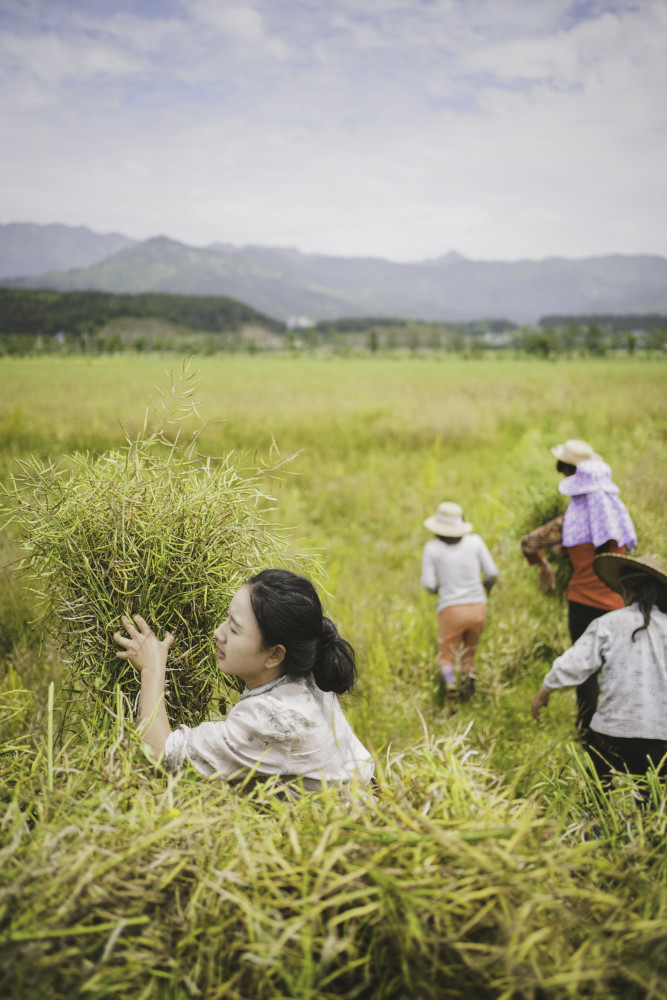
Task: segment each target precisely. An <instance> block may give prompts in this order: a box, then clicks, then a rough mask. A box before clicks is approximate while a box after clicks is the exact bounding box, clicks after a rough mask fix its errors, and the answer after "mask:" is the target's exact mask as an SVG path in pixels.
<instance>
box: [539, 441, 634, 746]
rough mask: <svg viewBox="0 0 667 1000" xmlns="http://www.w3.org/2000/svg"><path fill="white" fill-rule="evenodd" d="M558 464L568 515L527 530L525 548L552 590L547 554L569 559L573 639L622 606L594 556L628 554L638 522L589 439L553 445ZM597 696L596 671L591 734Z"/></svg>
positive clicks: (590, 688) (584, 693)
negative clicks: (595, 566)
mask: <svg viewBox="0 0 667 1000" xmlns="http://www.w3.org/2000/svg"><path fill="white" fill-rule="evenodd" d="M551 452H552V454H553V455H554V457H555V458H556V459H557V465H556V468H557V470H558V471H559V472H561V473H562V474H563V476H564V478H563V479H562V480H561V482H560V483H559V485H558V490H559V492H560V493H562V494H563V496H568V497H570V502H569V504H568V507H567V510H566V512H565V514H562V515H561V516H560V517H557V518H554V520H553V521H549V522H548V524H545V525H542V527H541V528H536V529H535V530H534V531H530V532H528V534H527V535H524V536H523V538H522V539H521V550H522V552H523V554H524V556H526V558H527V560H528V562H529V563H537V564H538V565H539V567H540V577H539V585H540V587H541V589H542V590H544V591H547V590H549V589H551V587H553V585H554V572H553V569H552V568H551V566H550V564H549V563H548V562H547V560H546V559H545V557H544V556H543V555H542V552H541V549H542V548H550V549H551V551H552V552H554V553H555V554H556V555H557V556H561V557H566V558H569V561H570V563H571V565H572V575H571V577H570V580H569V583H568V585H567V602H568V625H569V630H570V638H571V640H572V642H576V641H577V639H578V638H579V637H580V636H581V635H582V634H583V633H584V632H585V630H586V628H587V627H588V625H589V624H590V622H592V621H593V620H594V619H595V618H598V617H599V616H600V615H604V614H607V612H609V611H614V610H618V609H620V608H622V607H623V600H622V598H621V597H620V596H619V595H618V594H617V593H615V592H614V590H613V589H612V588H610V587H608V586H607V585H606V584H605V583H604V582H603V581H602V580H601V579H600V578H599V577H598V576H597V575H596V573H595V572H594V570H593V560H594V558H595V556H596V555H599V554H601V553H603V552H609V553H617V554H623V553H624V552H625V551H626V550H628V551H633V550H634V549H635V548H636V547H637V534H636V532H635V527H634V524H633V523H632V519H631V518H630V515H629V513H628V510H627V508H626V506H625V504H624V503H623V501H622V500H621V499H620V497H619V496H618V493H619V489H618V486H616V484H615V483H613V482H612V479H611V468H610V467H609V466H608V465H607V463H606V462H604V461H603V460H602V459H601V458H600V456H599V455H597V454H596V453H595V452H594V451H593V448H592V447H591V446H590V445H589V444H587V443H586V442H585V441H579V440H576V439H573V440H570V441H566V442H565V444H562V445H556V446H555V447H554V448H552V449H551ZM597 697H598V683H597V678H596V677H595V676H591V677H590V678H588V679H587V680H586V682H585V683H582V684H581V685H580V687H578V688H577V727H578V729H579V733H580V737H581V739H582V741H583V742H585V740H586V738H587V732H588V729H589V727H590V723H591V719H592V718H593V714H594V712H595V706H596V704H597Z"/></svg>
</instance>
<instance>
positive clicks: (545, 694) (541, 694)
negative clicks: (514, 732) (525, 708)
mask: <svg viewBox="0 0 667 1000" xmlns="http://www.w3.org/2000/svg"><path fill="white" fill-rule="evenodd" d="M550 694H551V692H550V691H547V689H546V688H545V687H541V688H540V690H539V691H538V692H537V694H536V695H533V697H532V698H531V701H530V710H531V712H532V713H533V718H534V719H535V722H539V721H540V712H541V711H542V709H543V708H546V707H547V705H548V704H549V695H550Z"/></svg>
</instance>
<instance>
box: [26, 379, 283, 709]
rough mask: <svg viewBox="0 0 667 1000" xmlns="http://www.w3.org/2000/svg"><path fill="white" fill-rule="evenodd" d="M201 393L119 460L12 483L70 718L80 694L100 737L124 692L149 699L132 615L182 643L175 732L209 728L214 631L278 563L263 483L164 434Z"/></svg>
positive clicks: (173, 409) (34, 466) (41, 468)
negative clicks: (120, 653)
mask: <svg viewBox="0 0 667 1000" xmlns="http://www.w3.org/2000/svg"><path fill="white" fill-rule="evenodd" d="M184 382H185V388H184V387H183V383H184ZM191 382H192V376H191V375H189V374H188V372H187V370H186V371H185V372H184V375H183V377H182V379H181V380H180V381H177V382H175V383H172V391H171V400H170V402H169V403H164V404H163V407H162V408H163V411H164V412H163V415H162V418H161V419H160V421H159V422H158V424H157V427H156V429H155V430H153V431H152V432H151V433H147V432H146V429H145V427H144V432H143V433H142V435H140V437H139V438H138V439H137V440H128V443H127V445H126V446H124V447H123V448H122V449H120V450H118V451H114V452H109V453H107V454H105V455H102V456H90V455H76V456H74V457H73V458H71V459H69V460H67V461H63V462H60V463H58V464H48V465H44V464H41V463H39V462H37V461H35V460H32V461H30V462H23V463H21V466H20V468H21V472H20V473H19V474H18V475H16V476H15V477H14V487H15V489H14V492H13V496H11V497H10V500H11V501H12V506H13V509H12V514H13V521H14V524H15V525H16V526H17V527H18V529H19V532H18V533H19V538H20V541H21V543H22V545H23V547H24V549H25V551H26V556H25V558H24V560H23V568H24V569H25V570H27V571H28V572H30V574H31V576H32V578H33V580H34V581H35V590H36V592H37V593H38V594H39V596H40V597H41V598H42V601H43V608H44V611H43V618H44V621H45V622H46V623H47V624H48V625H49V626H50V627H51V628H52V630H54V631H55V632H56V634H57V637H58V639H59V640H60V642H61V643H62V645H63V647H64V648H65V649H66V650H67V652H68V654H69V657H70V661H69V676H68V678H67V681H68V686H69V689H70V699H69V707H70V708H71V707H72V706H73V705H74V704H75V703H76V697H75V696H76V695H77V694H79V695H82V696H84V697H86V698H87V699H88V700H89V705H88V707H87V709H86V714H87V718H88V719H89V720H90V721H92V722H97V723H98V724H99V723H101V721H102V718H103V716H104V714H105V712H106V707H105V706H108V705H110V704H111V702H112V697H113V693H114V691H115V689H116V686H117V685H120V688H121V690H122V691H123V692H124V693H125V694H126V695H127V696H128V697H129V698H130V699H131V700H132V701H134V699H135V697H136V695H137V693H138V690H139V683H138V677H137V676H136V674H135V671H134V669H133V667H132V666H131V665H130V664H129V663H127V662H126V661H121V660H119V659H117V657H116V655H115V654H116V650H117V646H116V644H115V642H114V641H113V638H112V637H113V634H114V632H115V631H116V630H117V629H118V628H119V627H120V615H121V614H127V615H132V614H142V615H143V616H144V617H145V618H146V620H147V621H148V622H149V623H150V624H151V625H152V626H153V627H156V626H158V625H159V627H160V628H161V629H168V630H169V631H171V632H173V633H174V634H175V635H176V644H175V645H174V647H173V649H172V653H171V654H170V657H169V665H168V672H167V693H166V700H167V707H168V711H169V716H170V720H171V722H172V724H173V725H176V724H178V723H181V722H185V723H188V724H191V725H192V724H195V725H196V724H198V723H199V722H201V720H202V719H203V718H204V716H205V714H206V711H207V708H208V706H209V703H210V701H211V698H212V696H213V695H214V693H216V689H217V688H218V687H219V685H220V676H219V673H218V670H217V667H216V663H215V658H214V656H213V655H212V632H213V629H214V628H215V626H216V625H217V624H219V622H220V620H221V617H222V616H223V613H224V611H225V610H226V608H227V605H228V603H229V600H230V598H231V596H232V594H233V593H234V591H235V590H236V589H237V587H239V586H240V585H241V584H242V583H243V582H244V581H245V579H246V578H247V576H248V574H249V573H250V572H251V571H253V570H256V569H257V568H259V566H260V565H265V564H266V562H267V560H268V561H271V557H272V554H273V553H275V552H276V539H275V538H274V537H273V536H272V535H271V534H270V533H269V532H268V531H267V528H266V524H265V522H264V520H263V517H262V514H261V512H260V510H259V507H258V501H259V500H260V499H261V498H262V494H261V492H260V490H259V481H258V478H257V475H254V476H251V477H246V476H242V475H241V474H240V473H239V471H237V468H236V466H235V462H234V458H233V456H232V455H228V456H227V457H226V458H224V459H218V460H211V459H210V458H205V457H203V456H202V455H200V454H198V453H197V451H196V450H195V449H196V443H197V440H198V437H199V433H200V431H199V432H197V433H195V434H194V435H193V436H192V437H191V438H190V439H189V440H188V443H187V444H185V445H180V444H179V443H178V435H177V440H176V443H174V442H171V441H169V440H168V439H167V436H166V427H167V425H169V424H174V423H176V422H178V421H179V420H181V419H183V417H184V416H185V415H187V414H188V413H190V412H191V411H192V409H193V408H194V404H192V403H189V402H188V396H189V395H191V391H192V390H191V388H190V389H189V391H186V390H187V387H188V385H189V384H191ZM184 400H185V402H184ZM195 412H196V411H195ZM225 690H227V689H224V690H223V691H222V692H221V693H222V695H223V697H224V694H225ZM91 713H92V718H91Z"/></svg>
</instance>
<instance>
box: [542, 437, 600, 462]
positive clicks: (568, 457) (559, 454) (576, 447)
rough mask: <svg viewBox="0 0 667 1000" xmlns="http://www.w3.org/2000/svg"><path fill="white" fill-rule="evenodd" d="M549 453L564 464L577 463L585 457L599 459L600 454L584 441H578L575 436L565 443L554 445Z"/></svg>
mask: <svg viewBox="0 0 667 1000" xmlns="http://www.w3.org/2000/svg"><path fill="white" fill-rule="evenodd" d="M551 454H552V455H555V456H556V458H557V459H558V461H559V462H565V464H566V465H579V462H585V461H586V459H595V460H596V461H601V459H600V456H599V455H598V454H597V452H595V451H593V449H592V448H591V446H590V445H589V444H588V443H587V442H586V441H579V440H578V439H577V438H571V439H570V440H569V441H566V442H565V444H557V445H555V446H554V447H553V448H552V449H551Z"/></svg>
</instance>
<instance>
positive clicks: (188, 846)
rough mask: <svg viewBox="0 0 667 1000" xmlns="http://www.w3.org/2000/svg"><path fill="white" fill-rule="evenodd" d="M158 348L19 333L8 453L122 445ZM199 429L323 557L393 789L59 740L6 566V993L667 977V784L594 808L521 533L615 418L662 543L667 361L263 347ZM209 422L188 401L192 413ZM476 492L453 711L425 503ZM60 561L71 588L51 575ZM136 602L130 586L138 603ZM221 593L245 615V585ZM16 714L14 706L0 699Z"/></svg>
mask: <svg viewBox="0 0 667 1000" xmlns="http://www.w3.org/2000/svg"><path fill="white" fill-rule="evenodd" d="M163 364H166V365H168V366H169V367H171V366H173V361H172V360H167V361H164V362H163V361H162V360H160V359H159V358H155V357H151V356H144V355H136V356H135V355H133V356H126V357H104V358H96V359H85V358H81V359H77V358H71V357H70V358H24V359H19V358H17V359H0V371H1V372H2V384H3V390H4V391H3V394H2V398H1V399H0V428H1V431H2V433H1V434H0V448H1V451H0V475H1V476H2V478H3V481H4V482H5V483H7V484H8V483H9V481H10V476H11V472H12V469H13V468H16V465H15V462H16V460H17V459H22V458H25V457H26V456H28V455H30V454H33V455H35V456H37V457H39V458H40V459H42V460H44V461H47V460H50V459H58V458H59V457H60V456H62V455H67V454H69V453H71V452H73V451H76V450H80V451H95V452H100V453H101V452H104V451H107V450H108V449H110V448H112V447H119V446H122V444H123V441H124V440H125V432H126V431H127V432H128V433H129V434H130V435H134V434H136V433H137V431H138V429H139V428H140V427H141V425H142V423H143V419H144V411H145V407H146V404H147V402H148V399H149V396H150V394H151V392H152V391H153V386H154V385H155V384H156V383H164V375H163V372H162V365H163ZM196 364H200V367H201V373H200V381H199V384H198V387H197V399H198V401H199V403H198V409H199V412H200V414H201V416H202V418H203V419H204V420H206V421H208V422H209V423H208V426H207V427H206V429H205V430H204V432H203V435H202V437H201V442H200V447H201V449H202V450H203V451H205V452H206V453H207V454H210V455H212V456H220V455H223V454H227V453H229V452H230V451H233V452H235V453H237V454H238V462H239V465H240V467H242V468H247V469H251V468H256V467H257V466H258V465H260V466H262V464H264V465H266V466H273V465H275V464H276V462H277V461H278V460H283V461H284V464H283V465H282V466H281V468H280V469H279V470H278V471H273V472H266V473H264V474H263V485H264V489H265V492H266V493H267V494H269V495H270V497H271V498H272V499H270V500H269V499H267V500H266V502H265V506H266V508H267V516H268V518H269V520H270V521H271V522H272V523H273V524H274V525H275V526H276V527H280V528H281V529H285V530H287V532H288V537H289V548H290V551H291V553H292V554H293V555H294V556H295V557H299V556H301V555H302V554H304V553H307V554H309V555H314V556H315V557H316V559H317V561H318V562H319V563H320V565H321V567H322V572H321V573H320V574H319V577H318V582H319V583H320V586H321V587H322V589H323V590H325V591H326V599H325V604H326V606H327V611H328V613H329V614H330V615H331V616H332V617H333V618H334V619H335V620H336V622H337V623H338V625H339V627H340V629H341V632H342V633H343V635H345V636H346V637H347V638H349V640H350V641H351V642H352V644H353V645H354V646H355V649H356V651H357V656H358V662H359V672H360V683H359V686H358V693H356V694H353V695H352V696H351V697H350V699H349V700H348V701H347V703H346V706H345V707H346V711H347V713H348V716H349V717H350V719H351V721H352V723H353V725H354V727H355V729H356V730H357V732H358V735H359V736H360V738H361V739H362V742H364V743H365V744H366V745H367V746H368V747H369V748H372V750H373V751H374V753H375V754H376V757H377V761H378V772H379V774H380V777H381V780H382V784H383V794H382V796H381V797H380V798H378V799H374V800H373V801H371V802H365V803H362V804H360V805H353V806H350V805H349V804H348V805H346V804H343V803H340V802H339V801H338V799H337V798H336V796H335V795H334V794H330V795H324V796H322V797H321V798H318V799H309V800H304V801H302V802H300V803H296V804H294V803H292V804H286V803H283V802H281V801H279V800H276V799H274V798H273V797H272V796H271V795H268V794H266V795H265V794H263V793H262V792H261V791H259V792H257V791H256V792H254V793H253V794H252V795H249V794H243V793H240V792H238V791H235V790H233V789H230V788H228V787H225V786H217V785H213V784H211V783H208V782H205V781H204V780H203V779H200V778H197V777H196V776H192V775H188V774H184V775H182V776H181V777H180V778H174V777H170V778H167V777H165V776H162V775H156V774H154V773H153V771H152V769H151V766H150V765H149V764H148V762H147V761H146V760H145V759H144V758H143V757H142V756H141V753H140V751H139V750H138V749H137V747H136V743H135V742H134V741H133V740H132V738H131V732H132V727H131V726H130V725H129V723H128V721H127V720H126V719H118V720H116V722H115V723H114V725H113V726H112V727H111V728H110V729H108V730H107V731H106V732H105V733H104V734H103V735H102V736H101V737H99V738H98V736H99V734H95V733H92V732H89V733H88V734H87V735H85V737H84V735H82V736H81V738H80V739H79V740H78V742H77V741H76V740H70V742H69V743H68V744H67V745H66V746H65V747H61V746H59V745H58V743H57V742H56V745H55V749H54V751H53V752H54V754H55V757H54V758H53V759H52V758H51V756H50V754H51V747H50V745H49V742H48V740H47V739H46V732H47V724H48V722H49V713H48V712H47V689H48V685H49V682H50V681H51V680H54V681H55V682H56V705H55V720H56V723H57V719H58V713H59V712H60V711H61V710H62V703H61V699H59V698H58V689H57V685H58V682H59V681H60V679H61V677H62V676H63V666H62V659H63V657H62V654H61V653H60V651H59V650H58V649H57V648H56V647H55V646H54V645H53V643H49V642H48V641H46V642H45V643H44V644H42V642H41V636H40V635H39V634H38V629H37V627H36V626H35V625H33V624H31V620H32V618H33V617H34V610H33V598H32V596H31V594H30V592H29V591H28V590H27V588H26V584H25V583H24V582H22V581H21V580H19V579H17V578H16V575H15V573H14V572H13V570H12V568H11V566H10V563H12V561H14V560H15V559H16V558H17V554H18V551H19V550H18V541H17V540H16V539H15V538H14V537H13V535H12V527H11V526H9V528H7V530H6V531H5V533H4V536H3V541H2V551H3V554H4V564H5V565H4V568H3V570H2V580H1V581H0V584H1V588H2V589H1V590H0V615H1V616H2V625H3V628H2V632H3V634H2V639H1V642H0V651H2V660H1V661H0V691H1V694H2V699H3V700H2V706H1V707H2V712H3V716H0V721H2V724H3V729H4V731H5V733H4V735H5V738H6V742H5V744H4V747H3V748H4V753H3V758H2V759H3V765H2V779H3V795H2V810H3V813H2V819H1V821H0V822H1V823H2V831H3V832H2V841H1V842H0V852H2V851H3V850H4V854H0V856H2V857H3V864H4V873H3V874H2V875H1V876H0V945H1V946H2V949H1V950H2V952H3V955H4V957H3V958H0V992H1V993H2V995H3V996H7V997H12V998H14V997H16V998H18V997H21V998H24V997H30V998H31V1000H32V998H37V997H45V998H46V997H49V998H50V997H61V996H62V997H65V996H68V997H71V996H72V995H77V996H78V995H82V996H90V997H105V998H106V997H127V998H138V997H146V998H152V997H155V998H158V997H159V998H162V997H165V998H176V997H178V998H180V997H196V996H206V997H207V998H208V997H230V998H243V1000H250V998H253V1000H254V998H264V997H266V998H272V1000H273V998H276V997H303V998H305V997H308V998H325V997H326V998H328V997H332V998H333V997H350V998H353V997H362V998H375V997H377V998H384V997H392V998H394V997H395V998H404V997H410V998H412V997H415V998H427V997H433V998H436V997H437V998H441V997H460V996H464V995H468V996H471V997H475V998H477V997H482V998H486V997H488V998H497V997H507V998H509V997H535V998H536V1000H537V998H539V997H548V998H552V997H570V996H572V997H574V996H577V997H600V998H602V997H609V996H613V997H619V998H623V1000H625V998H635V997H636V998H640V997H642V998H643V997H655V998H660V997H667V987H666V986H665V982H667V952H666V951H665V946H664V926H665V919H666V918H667V865H665V853H664V836H665V827H666V826H667V819H666V816H667V812H666V810H667V802H666V800H665V798H664V795H662V793H661V792H660V790H659V789H656V790H655V796H654V797H655V802H656V806H657V808H656V809H654V810H651V811H648V812H641V811H639V810H637V809H636V808H635V806H634V803H633V799H632V791H631V788H629V787H628V786H627V784H625V785H624V784H623V783H622V782H621V783H620V786H619V788H618V789H617V790H616V791H615V793H614V801H613V803H612V805H611V806H609V805H602V806H599V807H597V808H598V809H599V812H598V813H596V823H597V825H598V826H599V827H600V830H601V833H602V836H601V838H600V839H593V840H592V841H587V842H585V843H584V842H582V838H581V833H582V829H581V827H582V822H583V821H582V820H581V816H582V813H583V812H584V809H585V808H586V809H587V810H588V811H589V812H590V811H591V810H594V809H595V808H596V807H595V806H594V805H592V804H591V800H590V781H589V779H588V777H587V771H586V766H585V762H584V759H583V757H582V756H581V755H580V753H579V751H578V749H577V747H576V744H575V743H574V741H573V725H572V723H573V696H572V694H571V693H570V692H567V693H561V694H560V695H557V696H555V697H554V698H552V700H551V704H550V706H549V709H548V712H547V714H546V717H545V720H544V722H543V723H542V724H541V725H540V726H539V727H537V726H536V725H535V724H534V723H533V722H532V719H531V718H530V708H529V699H530V696H531V695H532V694H533V693H534V691H535V690H536V689H537V687H538V686H539V683H540V681H541V678H542V677H543V675H544V673H545V672H546V670H547V669H548V667H549V665H550V662H551V660H552V659H553V656H554V655H557V653H558V652H559V651H560V650H562V649H563V648H564V647H565V646H566V645H567V644H568V638H567V629H566V606H565V604H564V602H563V600H562V599H559V598H558V597H556V596H554V595H548V596H545V595H543V594H541V593H540V592H539V591H538V588H537V582H536V577H535V571H534V570H532V569H531V568H530V567H528V566H527V565H526V564H525V563H524V561H523V559H522V557H521V554H520V550H519V545H518V541H519V538H520V537H521V535H522V534H523V532H524V531H526V530H528V528H530V527H531V526H534V524H535V523H536V521H535V519H536V518H539V517H540V516H541V515H542V514H544V512H545V511H548V510H549V509H550V508H551V507H553V504H554V502H555V498H557V496H558V493H557V482H558V475H557V473H556V471H555V468H554V465H555V462H554V459H553V458H552V456H551V455H550V452H549V448H550V447H551V446H552V445H553V444H555V443H557V442H559V441H563V440H565V439H567V438H570V437H582V438H585V439H586V440H589V441H590V442H592V443H593V444H594V446H595V447H596V449H597V450H598V451H599V452H601V454H602V455H603V456H604V457H605V459H607V460H608V461H609V462H610V464H611V465H612V468H613V473H614V480H615V482H617V483H618V484H619V486H620V487H621V496H622V498H623V499H624V500H625V502H626V504H627V506H628V508H629V509H630V511H631V513H632V516H633V518H634V520H635V524H636V526H637V530H638V535H639V549H638V552H639V553H640V554H642V553H647V552H657V553H658V554H659V555H660V556H661V557H662V558H663V559H667V536H666V534H665V519H664V496H665V492H666V490H667V406H666V395H667V394H666V393H665V388H666V386H667V378H666V375H667V367H666V366H665V363H664V361H662V360H661V359H657V360H656V359H653V360H651V361H648V360H646V359H638V358H634V357H633V358H625V359H623V360H620V359H611V358H610V359H600V360H585V361H584V360H570V361H566V360H559V361H557V362H538V361H534V360H525V359H517V358H510V357H509V356H499V357H493V358H490V359H488V360H464V359H460V358H456V357H452V356H442V357H438V356H434V357H433V358H430V359H424V358H418V357H415V358H412V357H403V358H390V357H385V358H376V357H370V356H368V357H359V358H335V357H325V356H312V357H288V356H278V357H275V358H269V357H266V356H262V355H256V356H252V357H246V356H240V355H230V356H223V357H216V358H207V359H205V360H202V361H201V362H200V363H199V362H196ZM193 426H194V424H193ZM444 499H452V500H457V501H458V502H459V503H461V504H462V506H463V508H464V511H465V514H466V516H467V518H468V519H470V520H472V521H473V522H474V524H475V528H476V530H477V531H479V533H480V534H481V535H482V536H483V538H484V539H485V541H486V542H487V544H488V546H489V548H490V550H491V552H492V553H493V555H494V557H495V558H496V561H497V563H498V565H499V568H500V571H501V578H500V581H499V583H498V584H497V586H496V588H495V589H494V591H493V593H492V595H491V600H490V608H489V620H488V625H487V628H486V631H485V634H484V638H483V642H482V646H481V648H480V654H479V662H478V668H479V669H478V674H479V681H478V692H477V694H476V696H475V698H474V699H473V701H471V702H470V704H468V705H465V706H461V707H460V708H459V710H458V712H457V713H456V714H449V713H448V712H447V711H445V710H443V709H442V707H441V706H440V704H439V700H438V691H437V679H436V675H435V666H434V663H435V614H434V600H433V598H432V597H430V596H429V595H427V594H424V593H421V592H420V588H419V575H420V565H421V551H422V547H423V545H424V543H425V542H426V540H427V539H428V537H429V535H428V533H427V532H426V530H425V529H424V528H423V527H422V521H423V519H424V518H425V517H426V516H428V515H429V514H431V513H432V512H433V510H434V509H435V506H436V505H437V503H438V502H440V501H441V500H444ZM53 586H56V587H57V580H56V579H54V581H53ZM121 610H122V609H119V613H120V611H121ZM221 610H222V609H221ZM3 720H4V721H3Z"/></svg>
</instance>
